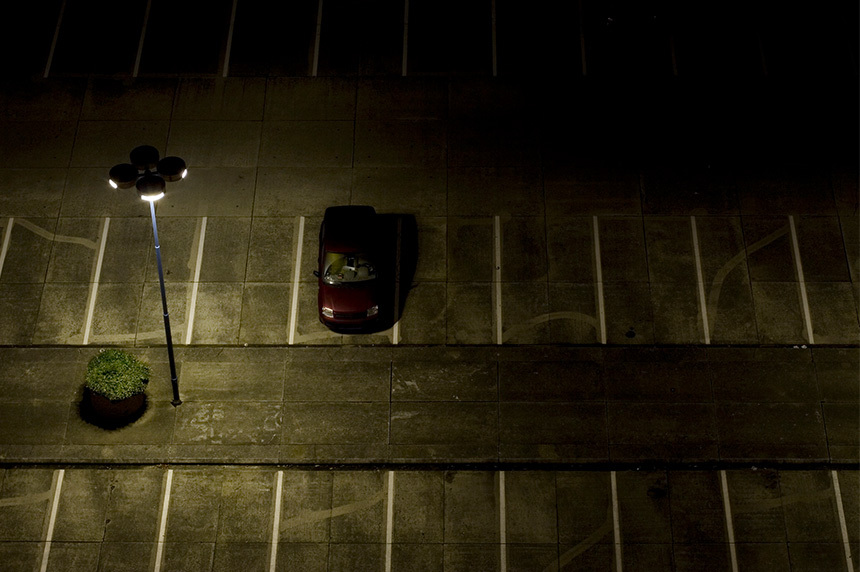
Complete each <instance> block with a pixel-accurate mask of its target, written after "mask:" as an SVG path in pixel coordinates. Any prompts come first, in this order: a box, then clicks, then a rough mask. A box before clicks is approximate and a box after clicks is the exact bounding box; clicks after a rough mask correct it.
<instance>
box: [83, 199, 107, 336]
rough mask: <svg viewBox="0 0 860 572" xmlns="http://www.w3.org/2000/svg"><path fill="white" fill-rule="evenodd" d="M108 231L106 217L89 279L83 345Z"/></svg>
mask: <svg viewBox="0 0 860 572" xmlns="http://www.w3.org/2000/svg"><path fill="white" fill-rule="evenodd" d="M108 229H110V217H109V216H106V217H105V220H104V223H103V224H102V231H101V234H100V236H99V254H98V256H97V257H96V263H95V266H94V267H93V274H92V278H91V279H90V295H89V298H88V299H87V314H86V319H85V320H84V345H87V344H88V343H90V331H91V330H92V324H93V312H94V311H95V308H96V297H97V296H98V292H99V278H100V277H101V274H102V261H103V260H104V256H105V244H107V237H108Z"/></svg>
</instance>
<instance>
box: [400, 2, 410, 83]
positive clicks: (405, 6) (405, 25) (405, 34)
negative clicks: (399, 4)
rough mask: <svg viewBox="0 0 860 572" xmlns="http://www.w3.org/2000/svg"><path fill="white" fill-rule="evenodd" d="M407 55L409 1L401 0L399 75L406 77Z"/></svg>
mask: <svg viewBox="0 0 860 572" xmlns="http://www.w3.org/2000/svg"><path fill="white" fill-rule="evenodd" d="M408 53H409V0H403V62H402V63H401V64H400V75H402V76H403V77H406V56H407V55H408Z"/></svg>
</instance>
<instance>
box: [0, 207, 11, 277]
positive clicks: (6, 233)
mask: <svg viewBox="0 0 860 572" xmlns="http://www.w3.org/2000/svg"><path fill="white" fill-rule="evenodd" d="M14 224H15V217H11V216H10V217H9V220H8V221H6V228H4V229H3V246H0V276H2V275H3V264H4V263H5V262H6V253H7V252H9V240H10V239H11V238H12V226H13V225H14Z"/></svg>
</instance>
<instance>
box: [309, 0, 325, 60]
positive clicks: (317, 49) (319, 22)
mask: <svg viewBox="0 0 860 572" xmlns="http://www.w3.org/2000/svg"><path fill="white" fill-rule="evenodd" d="M322 8H323V0H319V4H318V5H317V31H316V36H315V37H314V61H313V66H312V67H311V76H313V77H316V75H317V68H318V66H319V61H320V36H321V35H322V13H323V12H322Z"/></svg>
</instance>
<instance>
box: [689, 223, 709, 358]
mask: <svg viewBox="0 0 860 572" xmlns="http://www.w3.org/2000/svg"><path fill="white" fill-rule="evenodd" d="M690 228H691V229H692V231H693V253H694V254H695V256H696V279H697V280H698V281H699V307H700V308H701V311H702V330H704V332H705V343H706V344H710V343H711V327H710V325H709V324H708V303H707V301H706V299H705V281H704V278H702V258H701V255H700V254H699V232H698V230H697V229H696V217H695V216H691V217H690Z"/></svg>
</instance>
